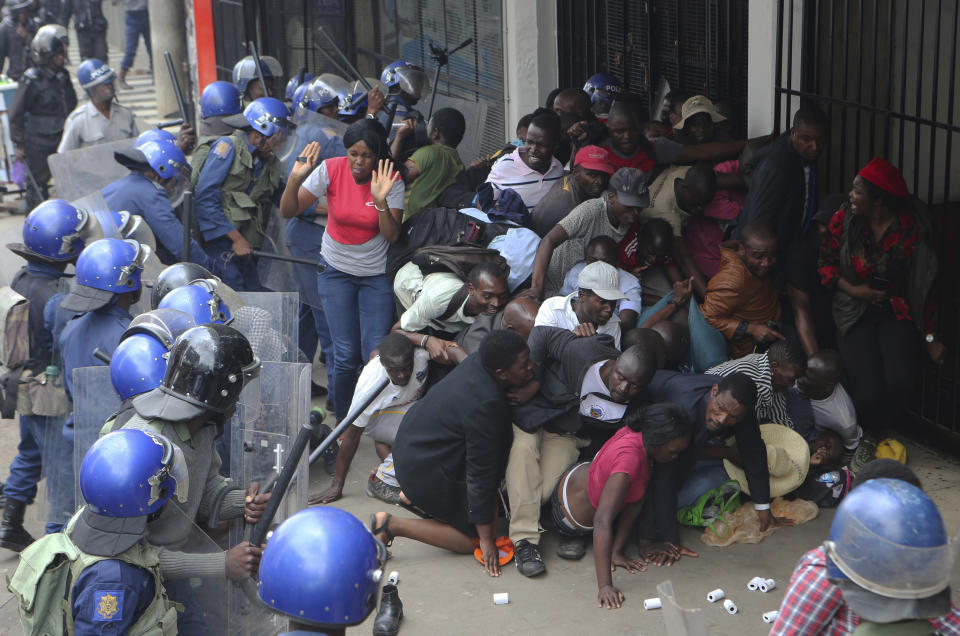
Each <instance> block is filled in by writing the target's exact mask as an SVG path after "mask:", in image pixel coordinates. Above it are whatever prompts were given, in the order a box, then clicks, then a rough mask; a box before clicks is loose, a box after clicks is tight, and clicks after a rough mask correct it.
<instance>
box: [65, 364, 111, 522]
mask: <svg viewBox="0 0 960 636" xmlns="http://www.w3.org/2000/svg"><path fill="white" fill-rule="evenodd" d="M119 410H120V396H118V395H117V393H116V391H114V390H113V384H112V383H111V382H110V367H105V366H104V367H80V368H78V369H74V370H73V457H72V461H73V465H74V467H75V470H74V471H73V472H74V475H75V474H76V473H77V470H76V469H79V467H80V463H81V462H82V461H83V456H84V455H86V454H87V450H89V448H90V447H91V446H93V443H94V442H95V441H97V439H98V438H99V437H100V431H101V429H102V428H103V425H104V423H106V421H107V420H108V419H109V418H110V416H111V415H113V414H114V413H116V412H117V411H119ZM73 481H74V482H75V481H76V480H73ZM73 490H74V492H75V498H74V501H75V502H76V505H77V506H80V505H83V497H81V496H80V487H79V485H76V486H74V487H73Z"/></svg>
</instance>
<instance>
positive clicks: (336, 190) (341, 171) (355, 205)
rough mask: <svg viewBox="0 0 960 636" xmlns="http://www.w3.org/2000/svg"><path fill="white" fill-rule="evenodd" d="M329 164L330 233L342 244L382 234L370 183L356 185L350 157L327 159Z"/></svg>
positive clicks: (328, 213)
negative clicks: (351, 170)
mask: <svg viewBox="0 0 960 636" xmlns="http://www.w3.org/2000/svg"><path fill="white" fill-rule="evenodd" d="M324 163H326V165H327V178H328V179H329V183H328V185H327V232H329V233H330V236H331V237H332V238H333V239H334V240H336V241H337V242H338V243H341V244H343V245H360V244H361V243H366V242H367V241H369V240H370V239H372V238H373V237H374V236H376V235H377V234H379V233H380V221H379V218H378V216H377V208H376V207H374V204H373V195H372V194H371V193H370V183H369V182H367V183H364V184H363V185H359V184H357V182H356V181H354V180H353V174H351V172H350V163H349V159H348V158H347V157H334V158H332V159H326V160H324Z"/></svg>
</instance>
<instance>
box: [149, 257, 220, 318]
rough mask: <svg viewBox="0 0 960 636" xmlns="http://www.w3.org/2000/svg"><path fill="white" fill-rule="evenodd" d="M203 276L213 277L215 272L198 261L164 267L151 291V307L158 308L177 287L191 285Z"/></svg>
mask: <svg viewBox="0 0 960 636" xmlns="http://www.w3.org/2000/svg"><path fill="white" fill-rule="evenodd" d="M201 278H213V274H211V273H210V272H208V271H207V268H206V267H203V266H202V265H197V264H196V263H190V262H185V263H175V264H174V265H171V266H169V267H167V268H166V269H164V270H163V271H162V272H160V274H159V275H157V280H155V281H153V291H151V292H150V307H152V308H153V309H156V308H157V306H158V305H160V301H161V300H163V297H164V296H166V295H167V294H168V293H170V292H171V291H172V290H174V289H176V288H177V287H183V286H184V285H189V284H190V283H192V282H193V281H195V280H200V279H201Z"/></svg>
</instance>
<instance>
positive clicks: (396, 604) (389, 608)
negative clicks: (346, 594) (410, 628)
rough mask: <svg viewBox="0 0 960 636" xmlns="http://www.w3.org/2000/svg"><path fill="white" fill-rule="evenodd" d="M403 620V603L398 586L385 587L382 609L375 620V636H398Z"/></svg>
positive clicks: (381, 602)
mask: <svg viewBox="0 0 960 636" xmlns="http://www.w3.org/2000/svg"><path fill="white" fill-rule="evenodd" d="M401 618H403V603H401V602H400V593H399V592H398V591H397V586H396V585H389V584H388V585H384V586H383V596H382V597H381V598H380V609H378V610H377V615H376V617H375V618H374V619H373V636H397V632H399V631H400V619H401Z"/></svg>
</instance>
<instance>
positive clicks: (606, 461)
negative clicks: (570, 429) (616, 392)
mask: <svg viewBox="0 0 960 636" xmlns="http://www.w3.org/2000/svg"><path fill="white" fill-rule="evenodd" d="M614 473H626V474H627V476H628V477H629V478H630V488H629V489H628V490H627V496H626V498H625V499H624V500H623V503H624V505H626V504H628V503H633V502H635V501H640V500H641V499H643V494H644V493H645V492H646V490H647V482H648V481H649V480H650V469H649V467H648V466H647V451H646V449H645V448H644V447H643V433H638V432H635V431H632V430H630V428H629V427H627V426H624V427H623V428H621V429H620V430H619V431H617V432H616V433H614V435H613V437H611V438H610V439H609V440H607V443H606V444H604V445H603V446H602V447H601V448H600V452H598V453H597V456H596V457H594V458H593V461H592V462H591V463H590V473H589V475H588V476H587V494H588V495H589V496H590V503H591V504H592V505H593V507H594V508H596V507H597V505H598V504H599V503H600V493H602V492H603V487H604V486H606V485H607V480H608V479H610V476H611V475H613V474H614Z"/></svg>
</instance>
